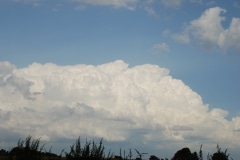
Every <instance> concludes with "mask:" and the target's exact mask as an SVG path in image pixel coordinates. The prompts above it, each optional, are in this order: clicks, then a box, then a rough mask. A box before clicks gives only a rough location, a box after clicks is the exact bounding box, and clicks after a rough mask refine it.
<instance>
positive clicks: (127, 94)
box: [0, 60, 240, 147]
mask: <svg viewBox="0 0 240 160" xmlns="http://www.w3.org/2000/svg"><path fill="white" fill-rule="evenodd" d="M0 88H1V89H0V121H1V124H0V130H1V131H4V132H3V133H4V135H1V141H6V139H8V138H9V135H15V136H16V135H29V134H30V135H33V136H35V137H42V140H44V141H49V140H52V141H53V140H54V139H56V138H76V137H78V136H79V135H84V136H91V137H100V138H101V137H103V138H104V139H106V140H108V141H131V139H132V138H135V139H138V140H139V141H141V142H144V143H148V144H151V143H152V142H154V143H153V145H155V146H153V147H159V146H158V145H164V146H167V145H169V147H174V146H176V143H177V144H181V143H183V144H186V143H194V144H195V143H199V144H202V143H203V144H206V143H207V144H208V143H212V144H214V145H215V144H216V143H224V144H225V145H227V146H228V147H231V146H232V147H236V146H237V147H240V146H239V143H238V140H239V138H240V132H239V131H240V117H234V118H232V120H227V119H226V117H227V114H228V112H227V111H225V110H222V109H219V108H214V109H211V110H210V109H209V108H208V105H206V104H204V103H203V102H202V99H201V97H200V96H199V95H198V94H197V93H196V92H194V91H193V90H191V88H189V87H188V86H187V85H186V84H184V83H183V82H182V81H181V80H179V79H174V78H173V77H172V76H171V75H170V74H169V70H168V69H166V68H161V67H159V66H157V65H151V64H144V65H139V66H135V67H129V66H128V64H126V63H125V62H123V61H121V60H117V61H115V62H111V63H106V64H102V65H97V66H93V65H84V64H79V65H69V66H59V65H56V64H52V63H47V64H39V63H33V64H31V65H29V66H28V67H25V68H16V67H15V66H14V65H13V64H11V63H9V62H1V63H0ZM158 141H159V143H160V142H161V143H160V144H157V143H156V142H158ZM163 143H166V144H163ZM1 144H2V143H1ZM1 144H0V145H1ZM0 147H1V146H0Z"/></svg>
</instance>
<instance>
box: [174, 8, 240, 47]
mask: <svg viewBox="0 0 240 160" xmlns="http://www.w3.org/2000/svg"><path fill="white" fill-rule="evenodd" d="M226 12H227V11H226V10H225V9H223V8H220V7H214V8H209V9H207V10H205V11H204V13H203V14H202V15H201V16H200V17H199V18H198V19H195V20H193V21H191V22H190V23H189V25H188V26H187V27H186V28H185V29H184V31H183V33H180V34H174V35H173V36H172V37H173V38H174V39H175V40H177V41H180V42H182V43H189V42H190V41H193V40H196V41H197V42H199V44H200V45H201V46H202V47H203V48H205V49H207V50H210V49H214V48H216V47H218V48H220V49H222V50H227V49H230V48H235V49H237V50H239V49H240V45H239V42H240V18H236V17H233V18H232V20H231V23H230V25H229V27H228V28H224V27H223V25H222V22H223V21H225V17H224V16H223V15H222V14H224V13H226ZM189 37H191V39H189Z"/></svg>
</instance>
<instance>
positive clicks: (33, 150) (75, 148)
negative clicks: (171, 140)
mask: <svg viewBox="0 0 240 160" xmlns="http://www.w3.org/2000/svg"><path fill="white" fill-rule="evenodd" d="M134 152H135V153H136V154H137V156H136V157H133V154H132V150H131V149H130V150H129V151H128V153H126V152H125V151H123V153H122V151H121V149H120V153H119V155H115V154H114V153H112V152H111V151H110V150H109V151H107V152H106V151H105V147H104V145H103V141H102V139H101V140H100V141H99V142H98V143H95V141H94V140H92V141H88V140H86V142H85V144H84V145H83V144H82V143H81V141H80V137H79V138H78V139H77V140H76V142H75V143H74V144H73V145H72V146H70V150H69V152H66V151H64V150H62V152H61V153H60V155H57V154H54V153H52V152H51V148H50V149H49V150H48V151H47V150H45V149H44V145H42V146H40V139H32V137H31V136H28V137H27V138H26V139H25V140H21V139H19V141H18V143H17V146H16V147H13V148H12V149H10V150H9V151H6V150H4V149H1V150H0V160H143V159H149V160H205V158H203V153H202V146H201V147H200V150H199V152H198V153H197V152H193V153H192V152H191V151H190V149H189V148H182V149H181V150H179V151H177V152H176V153H175V154H174V156H173V157H172V158H171V159H168V158H159V157H157V156H155V155H150V156H149V158H146V157H147V153H141V152H139V151H138V150H137V149H135V150H134ZM206 160H230V158H229V154H228V153H227V150H225V151H222V150H221V148H220V147H219V146H217V151H216V152H215V153H213V154H212V155H210V154H208V156H207V157H206ZM231 160H233V159H231Z"/></svg>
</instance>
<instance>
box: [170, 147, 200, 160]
mask: <svg viewBox="0 0 240 160" xmlns="http://www.w3.org/2000/svg"><path fill="white" fill-rule="evenodd" d="M172 160H199V159H198V155H197V153H196V152H194V153H191V151H190V149H189V148H182V149H181V150H179V151H177V152H176V153H175V155H174V157H173V158H172Z"/></svg>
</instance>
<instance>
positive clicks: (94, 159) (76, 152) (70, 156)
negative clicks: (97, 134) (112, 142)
mask: <svg viewBox="0 0 240 160" xmlns="http://www.w3.org/2000/svg"><path fill="white" fill-rule="evenodd" d="M104 149H105V148H104V146H103V143H102V139H101V140H100V142H99V145H97V144H95V142H94V140H92V142H91V141H88V140H86V143H85V145H84V146H83V147H81V141H80V137H79V138H78V139H77V140H76V143H75V144H73V145H72V146H70V152H69V153H68V152H65V155H66V158H67V160H102V159H111V157H112V154H111V153H110V151H109V153H108V155H107V157H105V154H104Z"/></svg>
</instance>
